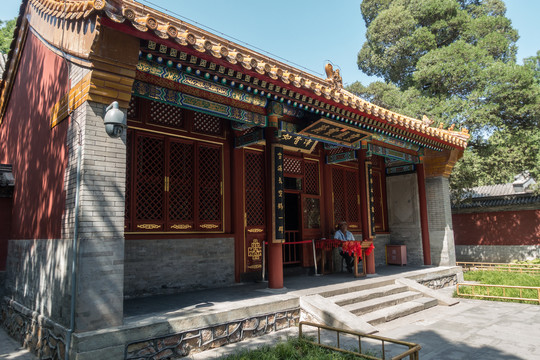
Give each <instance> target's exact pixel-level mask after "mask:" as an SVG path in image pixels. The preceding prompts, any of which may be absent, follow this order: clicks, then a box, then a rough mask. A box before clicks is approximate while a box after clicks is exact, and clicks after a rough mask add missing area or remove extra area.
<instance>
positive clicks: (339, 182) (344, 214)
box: [332, 166, 362, 231]
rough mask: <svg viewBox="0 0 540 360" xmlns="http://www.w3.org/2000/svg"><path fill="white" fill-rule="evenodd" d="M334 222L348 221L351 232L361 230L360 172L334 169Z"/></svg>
mask: <svg viewBox="0 0 540 360" xmlns="http://www.w3.org/2000/svg"><path fill="white" fill-rule="evenodd" d="M332 194H333V199H334V222H335V224H338V223H339V222H340V221H347V223H348V224H349V228H350V230H355V231H358V230H361V229H362V225H361V220H360V193H359V186H358V171H357V170H356V169H348V168H344V167H339V166H334V167H333V168H332Z"/></svg>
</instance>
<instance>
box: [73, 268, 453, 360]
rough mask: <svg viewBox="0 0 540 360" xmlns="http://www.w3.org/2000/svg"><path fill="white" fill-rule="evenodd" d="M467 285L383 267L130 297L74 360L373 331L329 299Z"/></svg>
mask: <svg viewBox="0 0 540 360" xmlns="http://www.w3.org/2000/svg"><path fill="white" fill-rule="evenodd" d="M407 279H408V280H407ZM461 280H462V272H461V268H460V267H410V266H405V267H397V266H381V267H378V268H377V274H375V275H371V276H368V277H365V278H359V279H355V278H353V277H352V276H351V275H350V274H348V273H335V274H331V275H324V276H307V275H303V276H288V277H285V279H284V286H285V287H284V288H283V289H279V290H273V289H268V288H267V283H265V282H259V283H250V284H239V285H235V286H231V287H227V288H222V289H212V290H204V291H197V292H190V293H182V294H176V295H166V296H155V297H146V298H136V299H128V300H125V303H124V322H123V324H122V325H121V326H116V327H111V328H107V329H101V330H98V331H91V332H84V333H75V334H74V338H73V352H72V354H73V355H72V358H75V359H79V360H83V359H149V358H176V357H180V356H186V355H188V354H189V355H192V354H195V353H198V352H201V351H205V350H208V349H213V348H217V347H220V346H223V345H226V344H230V343H235V342H239V341H242V340H244V339H249V338H253V337H258V336H261V335H265V334H269V333H273V332H275V331H278V330H283V329H288V328H291V327H295V326H296V325H297V324H298V322H299V321H300V320H301V319H302V320H303V319H308V320H313V321H317V322H321V323H326V324H328V325H332V326H339V327H344V328H350V329H353V330H357V331H362V332H366V333H373V332H377V331H378V330H377V328H375V327H374V326H372V325H371V324H369V323H368V322H367V321H363V320H362V319H361V318H360V317H357V316H355V315H353V314H351V313H349V312H347V311H344V310H342V309H341V308H340V307H339V306H332V304H334V303H332V304H330V303H329V301H330V299H332V298H339V297H343V296H344V295H343V294H346V293H353V292H355V291H356V292H361V293H366V292H369V291H370V289H376V288H379V287H381V286H387V284H389V283H393V282H396V283H397V282H398V281H401V282H403V281H405V282H407V281H409V284H408V285H407V286H408V287H409V289H413V287H411V286H410V283H411V282H412V283H414V284H415V285H414V287H416V288H420V291H423V292H424V293H426V294H427V293H429V288H432V289H436V288H441V287H445V286H451V285H454V284H455V283H456V282H457V281H461ZM428 287H429V288H428ZM422 289H423V290H422ZM413 290H418V289H413ZM427 296H431V295H429V294H427ZM431 297H433V296H431ZM439 303H440V301H439ZM329 304H330V305H329ZM75 354H76V355H75Z"/></svg>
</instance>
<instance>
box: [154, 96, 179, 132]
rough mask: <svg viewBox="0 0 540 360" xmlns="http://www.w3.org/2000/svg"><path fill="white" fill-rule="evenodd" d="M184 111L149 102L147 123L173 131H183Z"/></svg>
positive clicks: (171, 106)
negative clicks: (172, 129)
mask: <svg viewBox="0 0 540 360" xmlns="http://www.w3.org/2000/svg"><path fill="white" fill-rule="evenodd" d="M184 111H185V110H183V109H182V108H179V107H177V106H173V105H169V104H164V103H160V102H157V101H151V102H150V113H149V116H148V123H150V124H155V125H161V126H166V127H170V128H174V129H183V128H184Z"/></svg>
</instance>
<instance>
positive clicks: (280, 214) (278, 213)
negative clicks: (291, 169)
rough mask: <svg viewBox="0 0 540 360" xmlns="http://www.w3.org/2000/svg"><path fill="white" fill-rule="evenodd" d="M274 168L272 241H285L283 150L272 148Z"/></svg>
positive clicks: (276, 147) (278, 147) (279, 147)
mask: <svg viewBox="0 0 540 360" xmlns="http://www.w3.org/2000/svg"><path fill="white" fill-rule="evenodd" d="M272 152H273V154H272V156H273V162H274V164H273V166H274V175H275V176H274V214H275V217H274V218H275V219H276V224H275V229H274V233H275V236H274V241H275V242H283V241H284V240H285V207H284V202H285V192H284V184H283V148H282V147H281V146H275V145H274V146H272Z"/></svg>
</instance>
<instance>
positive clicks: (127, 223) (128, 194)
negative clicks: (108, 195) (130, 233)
mask: <svg viewBox="0 0 540 360" xmlns="http://www.w3.org/2000/svg"><path fill="white" fill-rule="evenodd" d="M132 147H133V132H132V131H128V133H127V136H126V149H127V154H126V197H125V202H126V203H125V204H126V209H125V211H124V222H125V224H124V229H130V228H131V178H132V176H131V168H132V156H133V155H132V153H133V149H132Z"/></svg>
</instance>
